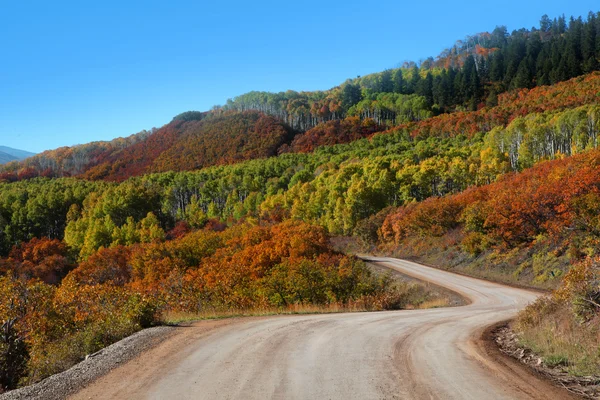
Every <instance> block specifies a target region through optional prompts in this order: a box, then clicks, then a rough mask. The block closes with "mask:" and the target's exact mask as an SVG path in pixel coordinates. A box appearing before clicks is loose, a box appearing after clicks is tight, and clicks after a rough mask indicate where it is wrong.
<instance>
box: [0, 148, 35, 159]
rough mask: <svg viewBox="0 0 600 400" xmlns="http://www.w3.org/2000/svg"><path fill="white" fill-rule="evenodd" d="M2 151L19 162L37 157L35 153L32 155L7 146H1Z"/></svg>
mask: <svg viewBox="0 0 600 400" xmlns="http://www.w3.org/2000/svg"><path fill="white" fill-rule="evenodd" d="M0 151H1V152H3V153H6V154H10V155H11V156H13V157H14V158H15V159H17V160H24V159H26V158H28V157H32V156H34V155H35V153H32V152H30V151H25V150H19V149H13V148H11V147H7V146H0Z"/></svg>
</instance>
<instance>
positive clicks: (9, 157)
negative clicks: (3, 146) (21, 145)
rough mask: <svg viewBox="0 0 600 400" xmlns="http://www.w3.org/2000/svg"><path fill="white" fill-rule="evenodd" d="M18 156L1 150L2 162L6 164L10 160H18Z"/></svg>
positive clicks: (0, 161) (0, 158)
mask: <svg viewBox="0 0 600 400" xmlns="http://www.w3.org/2000/svg"><path fill="white" fill-rule="evenodd" d="M16 160H17V158H16V157H15V156H13V155H10V154H8V153H5V152H3V151H0V164H6V163H7V162H10V161H16Z"/></svg>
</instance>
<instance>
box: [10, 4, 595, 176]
mask: <svg viewBox="0 0 600 400" xmlns="http://www.w3.org/2000/svg"><path fill="white" fill-rule="evenodd" d="M599 58H600V18H599V15H598V14H597V13H590V14H589V15H588V16H587V18H586V19H585V20H584V19H583V18H581V17H580V18H570V19H569V20H567V19H566V18H565V17H564V16H561V17H558V18H555V19H553V20H552V19H550V18H549V17H548V16H543V17H542V18H541V21H540V26H539V28H532V29H531V30H528V29H519V30H515V31H513V32H512V33H510V34H509V33H508V31H507V29H506V28H505V27H496V28H495V29H494V30H493V31H492V32H491V33H488V32H484V33H479V34H476V35H473V36H469V37H467V38H465V39H464V40H459V41H457V42H456V44H455V45H454V46H453V47H451V48H449V49H448V50H446V51H444V52H442V53H441V54H440V55H438V56H437V57H436V58H433V57H430V58H428V59H426V60H424V61H422V62H421V63H419V64H415V63H405V65H403V66H402V67H401V68H396V69H390V70H386V71H383V72H381V73H376V74H371V75H367V76H364V77H359V78H355V79H350V80H348V81H346V82H344V83H343V84H341V85H340V86H337V87H335V88H332V89H330V90H327V91H314V92H294V91H287V92H281V93H267V92H250V93H247V94H244V95H241V96H238V97H236V98H234V99H231V100H229V101H228V102H227V104H226V105H225V106H223V107H215V108H214V109H213V110H211V111H209V112H187V113H183V114H181V115H179V116H177V117H175V118H174V120H173V121H172V122H171V123H170V124H167V125H165V126H164V127H162V128H160V129H158V130H157V129H152V130H150V131H142V132H140V133H138V134H135V135H132V136H130V137H129V138H125V139H123V138H122V139H116V140H114V141H112V142H97V143H91V144H87V145H81V146H75V147H72V148H61V149H58V150H55V151H49V152H45V153H42V154H40V155H38V156H36V157H34V158H32V159H30V160H28V161H27V162H25V163H10V164H9V165H7V166H4V167H2V168H0V179H5V180H15V179H27V178H31V177H34V176H48V177H59V176H60V177H63V176H82V177H84V178H88V179H108V180H123V179H126V178H127V177H129V176H133V175H139V174H143V173H147V172H157V171H166V170H176V171H183V170H190V169H194V168H200V167H205V166H210V165H217V164H223V163H232V162H237V161H242V160H245V159H250V158H256V157H267V156H272V155H275V154H277V152H278V151H279V152H287V151H312V150H313V149H314V148H316V147H318V146H319V145H331V144H335V143H344V142H348V141H351V140H355V139H356V138H358V137H361V136H362V137H364V136H368V135H370V134H372V133H374V132H377V131H381V130H384V129H390V128H392V127H396V126H400V127H403V126H408V127H411V129H413V130H415V131H416V132H421V131H422V130H424V129H428V126H429V124H427V123H421V121H426V120H428V119H429V118H431V117H432V116H436V115H440V114H441V119H435V118H434V119H432V120H431V122H430V123H431V124H432V125H437V126H438V128H440V129H439V130H438V131H437V132H434V134H439V133H447V132H444V131H447V130H448V129H449V128H450V129H451V127H448V126H447V124H448V123H456V124H458V123H460V122H459V121H457V120H454V118H450V121H448V122H445V121H446V120H445V118H444V116H445V115H454V113H455V112H459V114H458V117H459V118H460V117H461V114H460V113H461V112H463V113H464V112H466V111H477V110H480V112H479V114H473V115H471V114H468V113H467V114H466V115H463V117H464V118H467V119H468V118H474V119H477V118H478V117H482V118H484V119H487V117H486V116H487V115H488V114H492V115H495V114H496V111H495V110H491V111H490V107H495V106H497V105H499V106H500V107H501V108H500V109H498V110H502V108H505V107H510V104H511V103H513V102H515V100H518V96H521V95H522V94H521V92H520V91H518V89H528V88H534V87H540V89H541V91H540V92H539V93H540V97H542V98H539V99H536V100H534V101H535V102H536V103H537V104H530V105H529V107H528V109H526V110H519V111H516V110H515V111H513V112H510V111H509V112H508V113H506V112H504V113H503V112H502V111H501V115H500V116H497V115H496V116H494V117H491V118H492V120H491V121H490V120H484V121H481V123H479V124H478V126H476V127H472V128H471V129H472V131H471V132H477V131H481V130H483V131H486V130H489V129H490V126H494V125H497V124H507V123H508V122H509V121H510V119H511V118H512V117H514V115H515V114H516V113H520V115H525V114H527V113H529V112H532V111H534V109H537V111H538V112H539V111H543V110H548V109H555V107H553V106H552V105H548V106H546V105H545V104H544V103H545V102H546V101H548V102H554V104H557V103H558V104H560V107H570V106H572V105H573V104H569V100H568V99H558V100H552V93H544V92H545V91H544V90H543V89H542V88H543V87H545V86H546V85H554V84H556V83H559V82H562V81H566V80H568V79H570V78H573V77H577V76H580V75H582V74H585V73H589V72H592V71H595V70H597V69H598V68H599V67H600V63H599V62H598V61H597V60H598V59H599ZM595 89H596V88H595V87H589V90H590V95H591V96H594V95H595V94H594V92H593V91H594V90H595ZM507 91H509V93H510V94H509V93H507ZM556 92H558V93H561V94H563V93H564V92H562V89H559V90H557V91H556ZM505 93H506V95H504V94H505ZM596 93H597V91H596ZM564 96H566V97H568V96H569V94H568V93H565V94H564ZM530 98H532V97H530ZM575 101H577V100H575ZM579 101H580V103H579V104H587V103H589V102H590V101H591V99H590V98H589V97H588V98H587V99H585V100H583V101H581V100H579ZM516 103H518V101H516ZM247 111H252V112H256V111H258V112H261V113H264V114H268V115H271V116H272V117H274V118H275V119H272V120H261V122H260V123H258V125H257V126H254V127H251V126H250V125H251V124H252V123H256V119H257V118H258V117H257V115H258V114H255V115H254V116H253V117H249V115H250V114H248V113H246V112H247ZM236 112H241V113H242V115H238V114H236ZM448 113H450V114H448ZM502 114H503V115H502ZM350 117H358V118H360V120H362V121H366V122H364V123H362V122H358V121H359V120H357V119H352V118H350ZM245 118H250V120H252V121H254V122H252V121H245V122H241V121H242V120H243V119H245ZM345 118H350V119H347V120H345ZM198 121H200V122H198ZM333 121H336V122H333ZM369 121H370V122H369ZM473 122H476V121H473ZM476 123H477V122H476ZM240 124H242V125H244V126H240ZM440 124H446V126H439V125H440ZM486 124H488V125H487V126H486ZM271 125H273V126H271ZM274 125H281V127H279V128H278V127H276V126H274ZM313 128H314V129H313ZM457 128H459V127H457ZM277 129H283V130H285V131H286V133H285V134H284V133H283V132H276V130H277ZM451 130H452V129H451ZM450 133H451V132H450ZM461 133H463V132H461ZM466 133H468V132H466ZM295 136H296V137H295ZM182 149H186V152H185V153H184V157H182V158H180V157H177V156H178V155H179V154H180V153H181V150H182ZM163 153H165V154H164V155H163V156H162V157H160V156H161V154H163ZM174 156H175V157H174ZM153 164H154V165H153Z"/></svg>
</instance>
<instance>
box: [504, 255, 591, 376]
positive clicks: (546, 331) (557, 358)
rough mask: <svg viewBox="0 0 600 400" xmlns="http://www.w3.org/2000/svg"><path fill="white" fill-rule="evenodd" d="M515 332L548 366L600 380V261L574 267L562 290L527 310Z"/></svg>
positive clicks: (517, 323) (522, 314)
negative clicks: (599, 377) (592, 376)
mask: <svg viewBox="0 0 600 400" xmlns="http://www.w3.org/2000/svg"><path fill="white" fill-rule="evenodd" d="M513 329H514V330H515V331H516V333H517V334H518V336H519V339H520V342H521V344H522V345H523V346H525V347H528V348H530V349H531V350H533V351H534V352H535V353H536V354H538V355H540V356H541V357H542V359H543V361H544V364H545V365H547V366H550V367H560V368H562V369H564V370H565V371H568V372H569V373H572V374H574V375H577V376H588V375H596V376H600V259H598V257H594V258H588V259H586V260H584V261H582V262H580V263H578V264H577V265H575V266H573V267H572V268H571V270H570V271H569V272H568V273H567V275H566V276H565V279H564V280H563V282H562V284H561V286H560V288H559V289H558V290H556V291H555V292H554V293H553V294H552V296H550V297H543V298H540V299H539V300H538V301H536V302H535V303H534V304H532V305H530V306H529V307H527V309H526V310H525V311H523V312H522V313H521V314H520V315H519V317H518V318H517V320H516V321H515V322H514V324H513Z"/></svg>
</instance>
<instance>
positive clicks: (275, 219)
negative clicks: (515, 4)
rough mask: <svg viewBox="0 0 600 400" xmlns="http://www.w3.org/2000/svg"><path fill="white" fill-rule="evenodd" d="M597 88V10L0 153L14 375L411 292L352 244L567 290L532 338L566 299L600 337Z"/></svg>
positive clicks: (2, 344)
mask: <svg viewBox="0 0 600 400" xmlns="http://www.w3.org/2000/svg"><path fill="white" fill-rule="evenodd" d="M599 100H600V13H590V14H589V15H587V16H585V17H579V18H570V19H567V18H565V17H564V16H561V17H557V18H549V17H548V16H543V17H542V18H541V21H540V24H539V27H537V28H533V29H519V30H515V31H513V32H508V31H507V29H506V28H505V27H496V28H495V29H493V30H492V31H491V32H484V33H479V34H476V35H473V36H469V37H467V38H465V39H463V40H459V41H458V42H456V43H455V45H454V46H452V47H450V48H449V49H447V50H446V51H444V52H442V53H441V54H439V55H438V56H437V57H435V58H434V57H430V58H428V59H425V60H422V61H421V62H419V63H414V62H405V63H404V64H402V65H401V66H399V67H398V68H394V69H388V70H385V71H382V72H379V73H374V74H371V75H367V76H362V77H357V78H354V79H348V80H347V81H346V82H343V83H342V84H340V85H339V86H337V87H334V88H331V89H329V90H323V91H313V92H295V91H287V92H281V93H267V92H250V93H246V94H243V95H240V96H238V97H235V98H233V99H230V100H228V101H227V103H226V104H225V105H223V106H219V107H214V108H213V109H211V110H209V111H204V112H198V111H188V112H183V113H181V114H179V115H177V116H175V117H174V118H173V120H172V121H170V122H168V123H167V124H165V125H164V126H162V127H160V128H153V129H151V130H147V131H142V132H139V133H136V134H134V135H131V136H129V137H126V138H119V139H115V140H113V141H110V142H92V143H88V144H83V145H79V146H74V147H65V148H59V149H55V150H49V151H46V152H43V153H41V154H38V155H35V156H33V157H30V158H28V159H26V160H23V161H13V162H10V163H7V164H4V165H0V296H1V298H2V300H1V301H0V323H1V324H3V325H2V332H1V333H0V365H1V368H0V392H1V391H2V390H7V389H13V388H16V387H18V386H22V385H26V384H29V383H33V382H37V381H39V380H41V379H43V378H45V377H47V376H49V375H52V374H54V373H56V372H60V371H62V370H64V369H66V368H68V367H70V366H71V365H73V364H74V363H76V362H78V361H79V360H81V358H82V357H84V356H85V355H86V354H90V353H92V352H94V351H97V350H98V349H100V348H102V347H104V346H106V345H109V344H111V343H113V342H115V341H117V340H120V339H121V338H123V337H126V336H128V335H130V334H132V333H134V332H136V331H138V330H140V329H142V328H145V327H148V326H152V325H155V324H160V323H163V322H164V316H165V314H167V313H174V312H182V313H203V312H207V311H210V312H215V313H218V312H221V311H226V310H240V311H241V312H243V311H248V310H256V309H264V310H266V309H269V310H275V311H277V310H282V311H283V310H289V309H290V307H292V306H293V305H297V304H304V305H306V304H310V305H321V306H325V305H331V304H337V305H340V306H348V305H357V304H358V305H360V307H361V308H362V309H365V310H383V309H399V308H404V307H406V306H407V304H408V301H409V300H408V299H409V297H410V290H413V289H411V288H409V287H405V286H402V285H397V284H396V283H394V282H393V281H392V279H391V278H390V277H389V276H381V275H378V274H374V273H373V272H372V271H371V270H370V269H369V268H368V266H366V265H365V263H364V262H362V261H361V260H360V259H358V258H356V257H355V256H353V255H352V253H353V252H356V251H359V250H360V251H361V252H371V253H379V254H388V255H395V256H399V257H404V258H410V259H415V260H419V261H422V262H427V263H429V264H432V265H436V266H438V267H441V268H445V269H450V270H454V271H459V272H462V273H467V274H470V275H475V276H480V277H485V278H489V279H493V280H498V281H502V282H508V283H512V284H520V285H527V286H533V287H537V288H543V289H548V290H555V292H554V294H553V295H552V296H551V297H550V298H549V299H545V300H543V302H544V303H543V304H541V303H536V304H534V305H533V306H531V307H530V308H529V309H527V310H526V311H525V312H524V313H523V314H522V315H521V316H520V318H519V321H518V329H521V330H522V332H523V334H524V335H525V336H524V337H529V338H530V340H532V341H533V340H535V339H534V338H533V337H532V336H531V335H532V334H533V332H534V331H536V330H540V329H548V330H551V329H553V328H552V326H550V325H547V321H551V320H552V318H553V316H557V315H559V316H560V318H561V319H562V320H564V321H568V324H567V325H568V327H569V328H568V329H569V330H571V331H573V330H577V329H581V326H583V325H585V327H586V328H585V329H586V332H587V333H586V334H589V335H591V336H593V335H594V332H598V331H600V317H599V316H600V306H598V303H600V286H599V284H598V282H599V279H600V267H599V265H600V261H599V259H598V253H599V251H600V217H599V215H600V149H598V147H599V146H600V143H599V142H600V104H599ZM340 238H343V240H339V239H340ZM340 243H344V245H340ZM557 318H558V317H557ZM563 325H564V324H563ZM561 326H562V325H561ZM565 326H566V325H565ZM565 329H566V328H565ZM527 335H529V336H527ZM545 351H548V352H551V351H552V350H551V349H546V350H545ZM581 357H588V358H586V360H587V361H586V363H587V364H586V363H583V364H582V363H578V364H576V365H577V368H579V369H578V372H580V373H597V372H598V370H600V368H598V367H597V366H598V365H600V364H598V358H599V357H600V356H598V354H595V355H585V354H583V355H581ZM589 357H595V358H593V360H592V361H590V358H589ZM574 365H575V364H574Z"/></svg>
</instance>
